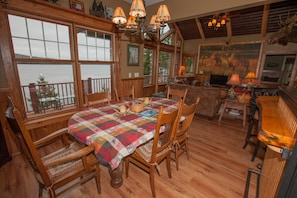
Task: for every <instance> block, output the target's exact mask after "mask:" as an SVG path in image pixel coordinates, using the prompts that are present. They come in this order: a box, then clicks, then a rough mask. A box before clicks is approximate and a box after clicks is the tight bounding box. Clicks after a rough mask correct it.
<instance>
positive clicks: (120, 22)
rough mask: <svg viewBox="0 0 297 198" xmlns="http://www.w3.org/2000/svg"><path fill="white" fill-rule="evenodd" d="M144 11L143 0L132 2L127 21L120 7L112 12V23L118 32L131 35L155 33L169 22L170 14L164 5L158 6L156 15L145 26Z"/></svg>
mask: <svg viewBox="0 0 297 198" xmlns="http://www.w3.org/2000/svg"><path fill="white" fill-rule="evenodd" d="M145 19H146V11H145V8H144V4H143V0H133V2H132V4H131V8H130V12H129V17H128V20H127V18H126V15H125V13H124V11H123V9H122V8H121V7H117V8H116V9H115V11H114V14H113V17H112V22H113V23H115V24H116V27H117V28H118V29H120V30H125V31H130V32H133V33H144V32H153V33H155V32H157V30H158V29H160V28H163V27H165V26H166V22H167V21H169V20H170V14H169V11H168V8H167V6H166V5H160V7H159V9H158V12H157V14H156V15H153V16H152V17H151V20H150V22H149V24H148V25H146V24H145Z"/></svg>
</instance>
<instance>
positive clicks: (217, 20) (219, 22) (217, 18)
mask: <svg viewBox="0 0 297 198" xmlns="http://www.w3.org/2000/svg"><path fill="white" fill-rule="evenodd" d="M223 25H226V18H225V16H221V15H220V14H214V15H213V18H212V19H211V20H210V21H209V22H208V23H207V26H208V27H212V28H213V29H214V30H218V29H219V28H220V27H222V26H223Z"/></svg>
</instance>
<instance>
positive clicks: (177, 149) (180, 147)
mask: <svg viewBox="0 0 297 198" xmlns="http://www.w3.org/2000/svg"><path fill="white" fill-rule="evenodd" d="M184 152H185V153H186V156H187V159H188V160H189V159H190V155H189V145H188V140H187V139H186V140H185V141H184V142H182V143H180V144H177V143H176V144H175V145H174V159H173V160H174V161H175V164H176V170H179V159H178V158H179V156H180V155H181V154H183V153H184Z"/></svg>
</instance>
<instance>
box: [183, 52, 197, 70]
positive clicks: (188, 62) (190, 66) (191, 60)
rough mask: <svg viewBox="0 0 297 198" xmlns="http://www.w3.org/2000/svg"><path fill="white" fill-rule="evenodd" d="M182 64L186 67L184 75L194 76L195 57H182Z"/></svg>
mask: <svg viewBox="0 0 297 198" xmlns="http://www.w3.org/2000/svg"><path fill="white" fill-rule="evenodd" d="M183 62H184V63H183V64H184V65H185V66H186V70H185V74H194V65H195V55H193V56H191V55H184V57H183Z"/></svg>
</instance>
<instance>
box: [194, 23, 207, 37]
mask: <svg viewBox="0 0 297 198" xmlns="http://www.w3.org/2000/svg"><path fill="white" fill-rule="evenodd" d="M195 22H196V25H197V27H198V30H199V33H200V36H201V39H202V40H203V41H205V35H204V31H203V29H202V25H201V22H200V20H199V19H198V18H195Z"/></svg>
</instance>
